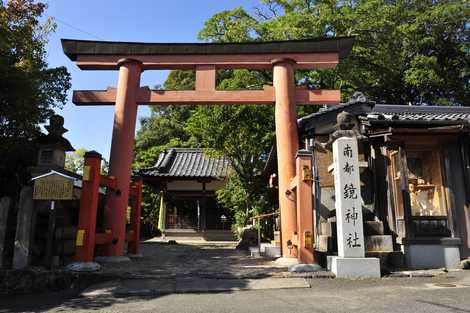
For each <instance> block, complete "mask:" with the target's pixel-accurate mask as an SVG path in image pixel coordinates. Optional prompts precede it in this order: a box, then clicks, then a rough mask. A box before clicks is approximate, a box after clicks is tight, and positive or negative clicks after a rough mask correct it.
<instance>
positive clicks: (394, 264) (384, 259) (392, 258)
mask: <svg viewBox="0 0 470 313" xmlns="http://www.w3.org/2000/svg"><path fill="white" fill-rule="evenodd" d="M366 256H367V257H371V258H378V259H379V260H380V266H381V267H382V268H393V269H399V268H404V267H405V255H404V254H403V252H401V251H393V252H367V253H366Z"/></svg>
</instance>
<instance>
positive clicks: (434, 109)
mask: <svg viewBox="0 0 470 313" xmlns="http://www.w3.org/2000/svg"><path fill="white" fill-rule="evenodd" d="M343 111H346V112H349V113H351V114H353V115H362V116H364V117H366V119H367V121H369V122H371V123H372V124H381V125H382V124H383V125H396V126H402V127H403V126H406V127H408V126H412V127H426V126H433V125H439V126H443V125H456V124H459V125H460V124H462V125H467V124H469V125H470V107H457V106H424V105H423V106H418V105H412V106H408V105H395V104H376V105H374V103H368V102H349V103H343V104H339V105H336V106H331V107H328V108H327V109H324V110H321V111H319V112H316V113H313V114H310V115H307V116H305V117H303V118H301V119H299V120H298V125H299V131H300V133H304V134H305V133H313V132H315V133H316V134H329V133H331V132H332V131H333V130H334V127H335V124H336V116H337V114H338V113H340V112H343Z"/></svg>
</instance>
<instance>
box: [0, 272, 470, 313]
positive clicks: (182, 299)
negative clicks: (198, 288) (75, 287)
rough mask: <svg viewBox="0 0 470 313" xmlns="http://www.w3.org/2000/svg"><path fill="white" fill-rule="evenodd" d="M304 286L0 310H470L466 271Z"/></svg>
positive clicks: (81, 299) (28, 302)
mask: <svg viewBox="0 0 470 313" xmlns="http://www.w3.org/2000/svg"><path fill="white" fill-rule="evenodd" d="M155 283H158V281H155ZM308 283H309V284H310V285H311V287H310V288H290V289H265V290H249V291H230V292H217V291H215V292H185V293H153V294H151V295H150V294H147V295H134V296H131V295H128V296H119V295H116V294H114V295H113V294H109V293H102V294H96V295H84V294H73V293H71V292H70V291H64V292H59V293H48V294H42V295H28V296H18V297H10V298H7V299H5V298H2V299H0V312H1V313H10V312H103V313H104V312H108V313H118V312H168V313H173V312H174V313H181V312H261V313H264V312H266V313H276V312H309V313H311V312H348V313H349V312H354V313H360V312H413V313H421V312H423V313H424V312H426V313H438V312H439V313H442V312H454V313H455V312H470V272H469V271H465V272H464V271H461V272H451V273H448V274H446V275H440V276H438V277H433V278H430V277H429V278H426V277H423V278H382V279H374V280H344V279H326V278H324V279H311V280H308Z"/></svg>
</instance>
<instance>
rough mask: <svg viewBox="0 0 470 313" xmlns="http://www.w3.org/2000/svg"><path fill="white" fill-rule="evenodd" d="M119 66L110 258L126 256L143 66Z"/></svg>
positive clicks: (109, 201)
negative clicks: (128, 214)
mask: <svg viewBox="0 0 470 313" xmlns="http://www.w3.org/2000/svg"><path fill="white" fill-rule="evenodd" d="M119 65H120V68H119V81H118V87H117V94H116V105H115V113H114V127H113V139H112V143H111V155H110V159H109V175H110V176H114V177H115V178H116V181H117V189H118V190H119V192H113V191H110V192H108V194H107V195H106V206H105V212H104V226H105V229H111V230H112V234H113V244H111V245H108V246H106V248H105V255H107V256H121V255H123V254H124V242H125V238H126V210H127V205H128V198H129V185H130V178H131V163H132V157H133V148H134V137H135V123H136V118H137V102H136V99H137V92H138V89H139V87H140V74H141V72H142V67H141V63H140V62H139V61H136V60H132V59H123V60H120V62H119Z"/></svg>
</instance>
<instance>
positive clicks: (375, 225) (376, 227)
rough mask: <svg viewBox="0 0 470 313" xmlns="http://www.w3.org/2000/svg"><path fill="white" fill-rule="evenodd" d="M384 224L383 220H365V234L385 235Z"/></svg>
mask: <svg viewBox="0 0 470 313" xmlns="http://www.w3.org/2000/svg"><path fill="white" fill-rule="evenodd" d="M383 234H384V224H383V223H382V222H381V221H364V235H365V236H373V235H383Z"/></svg>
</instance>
